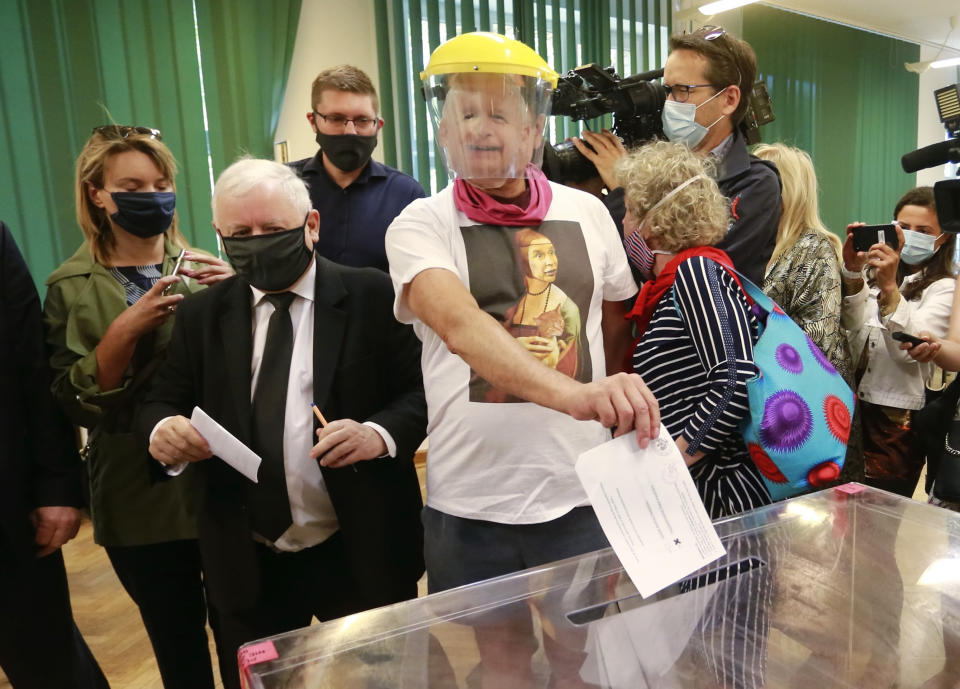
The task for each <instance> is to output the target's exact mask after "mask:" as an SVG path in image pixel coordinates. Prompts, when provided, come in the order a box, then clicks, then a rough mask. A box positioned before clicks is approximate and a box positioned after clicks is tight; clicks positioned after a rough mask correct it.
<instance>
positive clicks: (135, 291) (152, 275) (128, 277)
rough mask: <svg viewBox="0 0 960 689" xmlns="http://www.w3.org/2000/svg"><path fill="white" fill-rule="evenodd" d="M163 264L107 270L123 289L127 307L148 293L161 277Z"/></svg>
mask: <svg viewBox="0 0 960 689" xmlns="http://www.w3.org/2000/svg"><path fill="white" fill-rule="evenodd" d="M162 269H163V264H161V263H148V264H146V265H142V266H114V267H113V268H108V270H109V271H110V274H111V275H112V276H113V278H114V279H115V280H116V281H117V282H119V283H120V285H121V286H122V287H123V292H124V294H125V295H126V297H127V306H133V305H134V304H136V303H137V302H138V301H140V297H142V296H143V295H144V294H146V293H147V292H149V291H150V288H151V287H153V286H154V285H155V284H157V280H159V279H160V278H161V277H162V275H163V274H162V273H161V270H162Z"/></svg>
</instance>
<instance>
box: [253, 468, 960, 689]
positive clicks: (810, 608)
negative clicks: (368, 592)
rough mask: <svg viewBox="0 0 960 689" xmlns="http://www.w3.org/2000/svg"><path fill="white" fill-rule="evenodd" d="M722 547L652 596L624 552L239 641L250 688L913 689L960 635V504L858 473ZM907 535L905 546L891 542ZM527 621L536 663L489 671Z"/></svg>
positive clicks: (776, 508)
mask: <svg viewBox="0 0 960 689" xmlns="http://www.w3.org/2000/svg"><path fill="white" fill-rule="evenodd" d="M715 527H716V529H717V532H718V534H719V536H720V539H721V541H722V543H723V546H724V547H725V549H726V554H725V555H724V556H722V557H721V558H720V559H718V560H715V561H713V562H711V563H709V564H708V565H705V566H704V567H702V568H701V569H699V570H698V571H696V572H695V573H693V574H691V575H689V576H688V577H686V578H684V579H683V580H681V581H680V582H677V583H675V584H672V585H670V586H668V587H666V588H665V589H663V590H661V591H659V592H658V593H657V594H656V595H654V596H651V597H648V598H643V597H641V596H640V595H639V594H638V593H637V589H636V587H635V586H634V585H633V584H632V582H631V580H630V579H629V577H628V576H627V575H626V573H625V572H624V570H623V568H622V567H621V565H620V562H619V560H618V559H617V557H616V555H615V554H614V553H613V551H612V550H609V549H608V550H602V551H598V552H596V553H590V554H587V555H583V556H581V557H577V558H571V559H569V560H563V561H561V562H556V563H553V564H552V565H548V566H544V567H539V568H535V569H530V570H526V571H524V572H518V573H516V574H513V575H509V576H505V577H500V578H497V579H491V580H489V581H485V582H480V583H477V584H473V585H471V586H465V587H462V588H459V589H453V590H450V591H445V592H443V593H439V594H435V595H432V596H427V597H425V598H420V599H417V600H413V601H408V602H405V603H400V604H397V605H393V606H389V607H385V608H379V609H377V610H371V611H368V612H365V613H361V614H358V615H352V616H350V617H346V618H342V619H339V620H334V621H331V622H328V623H325V624H319V625H314V626H312V627H308V628H306V629H301V630H298V631H294V632H290V633H287V634H283V635H280V636H275V637H272V638H270V639H264V640H259V641H256V642H253V643H251V644H248V645H247V646H245V647H244V648H243V649H241V656H240V662H241V667H242V671H243V676H244V680H245V681H246V683H247V686H248V687H251V688H256V689H276V688H279V687H284V688H285V689H293V688H301V687H302V688H304V689H306V688H307V687H309V688H310V689H325V688H331V689H332V688H334V687H336V688H338V689H386V688H388V687H390V688H398V689H421V688H424V687H430V688H432V689H448V688H449V689H452V688H454V687H461V688H464V689H474V688H479V687H493V686H496V687H499V688H500V689H513V688H518V689H519V688H520V687H523V688H529V689H541V688H543V687H551V688H554V689H563V688H572V687H580V688H588V687H603V688H610V689H642V688H645V687H650V688H651V689H653V688H656V689H661V688H663V689H666V688H670V689H673V688H679V687H697V689H706V688H709V687H735V688H738V689H739V688H740V687H744V688H747V687H797V688H799V687H804V688H807V687H818V688H822V687H890V686H894V685H897V684H898V683H899V686H901V687H917V686H920V685H921V684H923V682H924V681H925V680H926V679H927V678H929V677H930V676H932V675H934V674H936V673H938V672H940V671H941V668H943V666H944V644H945V643H947V645H948V647H949V646H951V644H952V647H953V648H956V647H957V646H956V640H957V637H958V636H960V616H958V608H960V515H958V514H956V513H953V512H949V511H947V510H943V509H939V508H936V507H931V506H928V505H924V504H921V503H918V502H914V501H910V500H907V499H904V498H900V497H897V496H894V495H891V494H889V493H885V492H882V491H878V490H873V489H869V488H865V487H863V486H860V485H858V484H848V485H847V486H842V487H840V488H834V489H831V490H827V491H823V492H820V493H816V494H813V495H807V496H803V497H799V498H795V499H793V500H788V501H786V502H781V503H777V504H774V505H770V506H768V507H765V508H762V509H760V510H755V511H753V512H749V513H746V514H742V515H740V516H738V517H735V518H730V519H726V520H722V521H719V522H716V523H715ZM892 548H896V552H895V553H893V552H892V551H891V549H892ZM490 624H498V625H515V626H516V629H518V630H523V631H522V632H521V635H527V636H528V637H529V638H528V643H529V647H530V651H531V656H530V667H529V668H526V667H524V668H520V669H518V670H517V671H516V672H515V674H501V675H500V676H499V677H496V678H494V677H493V676H492V675H491V674H486V675H485V674H484V672H482V671H481V669H482V668H483V664H482V663H481V662H480V658H479V656H478V653H477V646H476V643H475V640H474V630H475V629H477V628H479V627H482V626H485V625H490Z"/></svg>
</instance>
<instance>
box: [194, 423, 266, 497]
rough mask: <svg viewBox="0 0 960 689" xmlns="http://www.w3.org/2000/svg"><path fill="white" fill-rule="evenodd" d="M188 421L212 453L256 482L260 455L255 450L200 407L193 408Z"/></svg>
mask: <svg viewBox="0 0 960 689" xmlns="http://www.w3.org/2000/svg"><path fill="white" fill-rule="evenodd" d="M190 423H191V424H193V427H194V428H196V429H197V432H199V433H200V435H202V436H203V437H204V438H205V439H206V441H207V444H209V445H210V450H211V452H213V454H215V455H216V456H217V457H219V458H220V459H222V460H223V461H224V462H226V463H227V464H229V465H230V466H232V467H233V468H234V469H236V470H237V471H239V472H240V473H241V474H243V475H244V476H246V477H247V478H248V479H250V480H251V481H253V482H254V483H257V472H258V471H259V470H260V456H259V455H258V454H257V453H256V452H254V451H253V450H251V449H250V448H249V447H247V446H246V445H244V444H243V443H242V442H240V441H239V440H237V438H236V437H235V436H234V435H233V434H232V433H230V431H228V430H227V429H226V428H224V427H223V426H221V425H220V424H219V423H217V422H216V421H214V420H213V419H212V418H211V417H210V416H209V415H208V414H207V413H206V412H205V411H203V409H201V408H200V407H194V408H193V413H192V414H191V415H190Z"/></svg>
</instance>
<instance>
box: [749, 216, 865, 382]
mask: <svg viewBox="0 0 960 689" xmlns="http://www.w3.org/2000/svg"><path fill="white" fill-rule="evenodd" d="M761 289H763V291H764V292H765V293H766V294H767V295H768V296H769V297H770V298H771V299H773V300H774V301H775V302H777V303H778V304H779V305H780V307H781V308H782V309H783V310H784V311H786V313H787V315H788V316H790V318H792V319H793V320H794V321H795V322H796V323H797V325H799V326H800V327H801V328H803V331H804V332H805V333H806V334H807V335H809V336H810V339H811V340H813V341H814V342H815V343H816V344H817V346H818V347H820V349H821V350H823V353H824V354H826V355H827V358H828V359H830V363H832V364H833V365H834V367H835V368H836V369H837V371H839V372H840V375H841V376H843V379H844V380H846V381H847V383H849V384H850V385H851V387H852V385H853V365H852V363H851V362H852V359H851V356H850V348H849V346H848V344H847V336H846V333H845V332H844V330H843V327H842V326H841V325H840V310H841V307H842V305H843V295H842V293H841V281H840V261H839V260H838V259H837V255H836V253H835V252H834V249H833V246H832V245H831V244H830V240H828V239H827V238H826V237H824V236H822V235H821V234H820V233H819V232H816V231H815V230H807V231H806V232H805V233H804V234H802V235H800V237H799V238H798V239H797V241H796V243H795V244H794V245H793V246H792V247H790V248H789V249H787V250H786V251H785V252H784V253H783V254H782V255H781V256H780V258H778V259H777V262H776V263H774V264H773V266H771V268H770V270H769V271H767V276H766V277H765V278H764V279H763V285H762V287H761Z"/></svg>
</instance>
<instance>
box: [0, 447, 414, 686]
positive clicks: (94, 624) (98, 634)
mask: <svg viewBox="0 0 960 689" xmlns="http://www.w3.org/2000/svg"><path fill="white" fill-rule="evenodd" d="M417 474H418V475H419V478H420V487H421V491H423V490H424V484H425V478H426V466H425V465H424V463H423V457H422V456H421V457H418V461H417ZM63 557H64V560H65V561H66V564H67V576H68V578H69V580H70V599H71V603H72V604H73V616H74V619H75V620H76V621H77V626H78V627H79V628H80V631H81V632H82V633H83V636H84V638H85V639H86V641H87V644H88V645H89V646H90V649H91V650H92V651H93V654H94V655H95V656H96V658H97V661H98V662H99V663H100V667H101V668H102V669H103V672H104V674H105V675H106V676H107V679H108V680H109V681H110V686H111V687H113V689H163V684H162V683H161V681H160V673H159V671H158V670H157V662H156V660H155V659H154V657H153V649H152V648H151V647H150V640H149V639H148V638H147V632H146V630H145V629H144V628H143V623H142V622H141V621H140V614H139V613H138V612H137V607H136V606H135V605H134V604H133V601H132V600H130V596H128V595H127V592H126V591H124V590H123V587H122V586H121V585H120V581H119V580H118V579H117V575H116V574H114V573H113V567H111V566H110V561H109V560H108V559H107V554H106V552H105V551H104V550H103V548H101V547H99V546H98V545H97V544H95V543H94V542H93V526H92V525H91V524H90V522H89V520H84V523H83V525H82V526H81V527H80V533H79V534H78V535H77V537H76V538H75V539H73V540H72V541H70V542H69V543H68V544H67V545H66V546H64V548H63ZM425 579H426V578H424V580H423V581H421V595H422V594H423V593H425V592H426V587H425ZM207 636H208V637H209V638H210V657H211V659H212V661H213V667H214V672H213V674H214V678H215V681H216V686H217V687H221V686H222V684H221V683H220V673H219V671H218V670H217V655H216V651H215V650H214V647H213V636H212V634H211V633H210V630H209V628H208V629H207ZM0 689H10V683H9V682H8V681H7V678H6V677H5V676H4V674H3V671H2V670H0Z"/></svg>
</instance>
